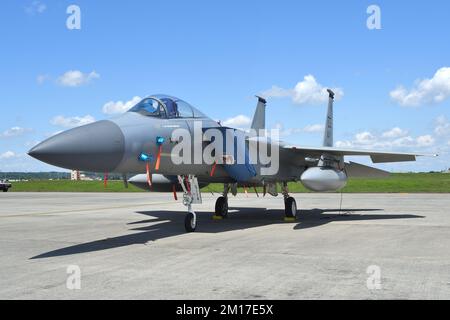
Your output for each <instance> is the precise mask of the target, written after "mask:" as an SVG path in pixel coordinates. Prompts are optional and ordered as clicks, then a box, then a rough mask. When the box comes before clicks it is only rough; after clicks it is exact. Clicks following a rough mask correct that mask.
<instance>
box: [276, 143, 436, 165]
mask: <svg viewBox="0 0 450 320" xmlns="http://www.w3.org/2000/svg"><path fill="white" fill-rule="evenodd" d="M281 148H282V149H283V150H285V151H290V152H292V153H295V154H302V155H305V157H320V156H321V155H322V154H330V155H336V156H369V157H370V158H371V159H372V162H373V163H389V162H407V161H416V158H417V157H422V156H424V157H426V156H428V157H430V156H431V157H436V156H437V155H436V154H417V153H399V152H384V151H371V150H352V149H341V148H331V147H318V148H311V147H299V146H290V145H286V146H282V147H281Z"/></svg>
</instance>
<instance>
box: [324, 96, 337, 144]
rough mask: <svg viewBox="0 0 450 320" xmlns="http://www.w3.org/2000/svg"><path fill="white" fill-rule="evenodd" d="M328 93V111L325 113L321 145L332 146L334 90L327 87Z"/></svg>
mask: <svg viewBox="0 0 450 320" xmlns="http://www.w3.org/2000/svg"><path fill="white" fill-rule="evenodd" d="M327 91H328V93H329V94H330V95H329V100H328V113H327V122H326V123H325V134H324V137H323V146H324V147H333V145H334V141H333V103H334V92H333V91H331V90H330V89H327Z"/></svg>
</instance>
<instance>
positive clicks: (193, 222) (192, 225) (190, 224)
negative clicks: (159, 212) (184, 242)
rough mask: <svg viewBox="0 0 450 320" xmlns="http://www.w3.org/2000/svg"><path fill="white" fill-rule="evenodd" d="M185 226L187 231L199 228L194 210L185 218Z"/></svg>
mask: <svg viewBox="0 0 450 320" xmlns="http://www.w3.org/2000/svg"><path fill="white" fill-rule="evenodd" d="M184 228H185V229H186V232H195V229H197V217H196V214H195V213H193V212H189V213H188V214H187V215H186V217H185V218H184Z"/></svg>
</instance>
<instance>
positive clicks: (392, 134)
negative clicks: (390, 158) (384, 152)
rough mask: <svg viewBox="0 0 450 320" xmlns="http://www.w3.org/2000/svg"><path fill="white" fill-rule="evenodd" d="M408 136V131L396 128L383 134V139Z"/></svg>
mask: <svg viewBox="0 0 450 320" xmlns="http://www.w3.org/2000/svg"><path fill="white" fill-rule="evenodd" d="M407 135H408V131H406V130H402V129H400V128H399V127H395V128H393V129H391V130H389V131H386V132H383V134H382V135H381V136H382V137H383V138H401V137H405V136H407Z"/></svg>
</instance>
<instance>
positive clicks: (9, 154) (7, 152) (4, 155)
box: [0, 151, 16, 160]
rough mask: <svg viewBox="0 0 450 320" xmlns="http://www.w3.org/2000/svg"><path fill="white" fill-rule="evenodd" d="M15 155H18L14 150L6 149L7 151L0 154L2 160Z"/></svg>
mask: <svg viewBox="0 0 450 320" xmlns="http://www.w3.org/2000/svg"><path fill="white" fill-rule="evenodd" d="M14 157H16V154H15V153H14V152H12V151H6V152H4V153H1V154H0V159H2V160H5V159H11V158H14Z"/></svg>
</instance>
